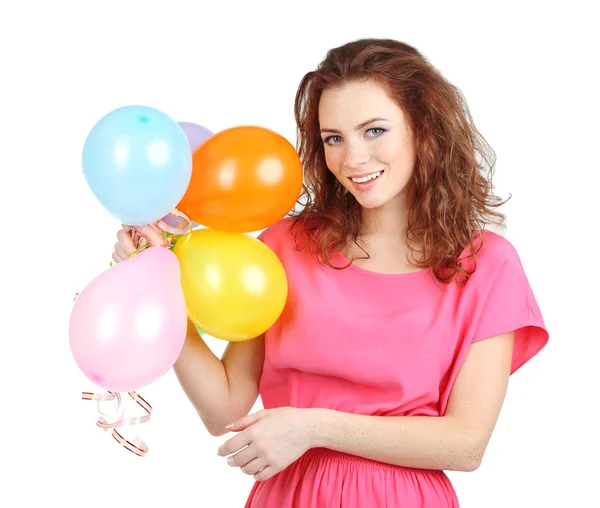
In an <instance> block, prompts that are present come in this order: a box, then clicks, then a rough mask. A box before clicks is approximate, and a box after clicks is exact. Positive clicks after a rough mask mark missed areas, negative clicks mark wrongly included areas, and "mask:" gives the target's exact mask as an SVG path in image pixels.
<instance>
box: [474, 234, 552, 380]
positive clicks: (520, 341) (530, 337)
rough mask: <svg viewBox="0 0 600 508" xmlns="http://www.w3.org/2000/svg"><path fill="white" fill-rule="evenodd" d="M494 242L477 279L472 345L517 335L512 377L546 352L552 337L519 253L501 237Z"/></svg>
mask: <svg viewBox="0 0 600 508" xmlns="http://www.w3.org/2000/svg"><path fill="white" fill-rule="evenodd" d="M491 240H492V243H495V244H496V245H495V248H494V250H495V252H494V254H493V255H492V256H490V258H491V259H487V261H485V260H484V261H482V263H481V265H482V266H481V269H482V273H480V274H478V275H477V276H476V279H477V282H476V295H475V298H476V301H477V302H476V304H475V305H474V307H475V309H476V310H475V315H474V320H473V323H472V324H473V326H472V328H471V342H475V341H478V340H482V339H486V338H489V337H494V336H496V335H500V334H503V333H507V332H511V331H514V332H515V344H514V350H513V358H512V365H511V371H510V373H511V374H513V373H514V372H515V371H516V370H518V369H519V368H520V367H522V366H523V365H524V364H525V363H527V362H528V361H529V360H530V359H532V358H533V357H534V356H535V355H536V354H538V353H539V352H540V351H541V350H542V349H543V348H544V346H545V345H546V344H547V343H548V338H549V334H548V331H547V329H546V326H545V324H544V320H543V317H542V313H541V311H540V308H539V306H538V303H537V301H536V299H535V296H534V294H533V291H532V288H531V286H530V284H529V281H528V279H527V276H526V274H525V271H524V269H523V266H522V264H521V260H520V258H519V256H518V254H517V252H516V250H515V249H514V247H513V246H512V245H511V244H510V243H508V241H507V240H505V239H503V238H501V237H494V238H493V239H491ZM478 270H479V268H478Z"/></svg>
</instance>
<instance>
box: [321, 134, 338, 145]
mask: <svg viewBox="0 0 600 508" xmlns="http://www.w3.org/2000/svg"><path fill="white" fill-rule="evenodd" d="M341 139H342V138H341V137H340V136H329V137H328V138H325V144H327V145H337V144H338V143H339V142H340V141H341Z"/></svg>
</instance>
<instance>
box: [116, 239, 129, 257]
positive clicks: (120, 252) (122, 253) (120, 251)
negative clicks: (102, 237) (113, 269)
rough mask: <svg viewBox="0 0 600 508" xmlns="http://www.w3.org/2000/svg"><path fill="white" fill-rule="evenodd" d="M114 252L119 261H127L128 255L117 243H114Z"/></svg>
mask: <svg viewBox="0 0 600 508" xmlns="http://www.w3.org/2000/svg"><path fill="white" fill-rule="evenodd" d="M115 252H116V253H117V256H119V257H120V258H121V259H127V258H128V257H129V256H130V254H127V252H126V251H125V249H124V248H123V246H122V245H121V244H120V243H119V242H117V243H115ZM132 252H133V251H132Z"/></svg>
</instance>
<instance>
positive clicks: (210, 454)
mask: <svg viewBox="0 0 600 508" xmlns="http://www.w3.org/2000/svg"><path fill="white" fill-rule="evenodd" d="M490 4H491V3H490V2H472V3H465V2H454V1H453V2H447V3H442V2H439V3H432V2H415V1H411V2H401V1H398V0H396V1H369V2H366V1H362V2H357V3H356V4H353V3H349V2H347V1H337V2H327V1H325V0H324V1H323V2H322V3H320V4H318V3H317V2H308V1H305V0H303V1H299V2H295V3H291V2H290V3H286V2H267V1H261V0H257V1H254V2H252V1H244V2H239V3H232V2H227V1H223V2H222V3H221V2H192V1H190V2H182V1H176V0H169V1H168V2H167V1H162V2H151V1H144V2H138V1H125V0H120V1H118V2H117V1H108V0H104V1H96V2H93V1H85V2H82V1H73V2H66V1H39V2H32V1H20V2H15V1H13V2H6V3H3V4H2V7H0V58H1V67H0V76H2V77H1V78H0V90H1V93H0V134H1V135H0V168H1V171H2V179H1V180H0V192H1V194H0V206H1V217H2V221H3V229H2V233H3V244H4V248H3V249H2V251H1V254H0V255H1V256H2V263H1V266H2V276H1V279H0V289H1V294H2V305H1V306H0V313H1V317H2V323H3V328H2V330H1V331H0V348H1V349H0V351H1V354H0V362H1V368H0V380H1V383H2V384H1V386H2V390H3V391H2V399H0V417H1V419H0V425H1V434H0V443H1V446H0V462H1V469H2V471H3V472H2V475H1V476H0V506H3V507H7V508H8V507H11V508H12V507H25V506H46V505H47V504H48V503H55V502H56V505H57V506H61V507H65V508H67V507H69V508H70V507H80V506H85V507H89V508H92V507H100V506H116V507H125V506H134V505H137V506H176V507H205V506H206V507H208V506H210V507H217V506H218V507H221V506H223V507H241V506H243V504H244V502H245V499H246V497H247V495H248V492H249V490H250V488H251V485H252V479H251V478H248V477H246V476H244V475H243V474H242V473H241V472H240V471H239V470H237V469H232V468H230V467H229V466H227V465H226V463H225V459H223V458H220V457H217V448H218V446H219V445H220V444H221V443H222V442H223V441H224V440H225V439H227V438H226V437H221V438H213V437H211V436H209V435H208V433H207V432H206V431H205V430H204V428H203V426H202V424H201V422H200V420H199V419H198V418H197V416H196V414H195V412H194V410H193V409H192V406H191V404H190V403H189V402H188V400H187V399H186V398H185V396H184V395H183V393H182V391H181V390H180V389H179V385H178V384H177V381H176V379H175V377H174V375H173V373H172V372H170V373H169V374H168V375H166V376H165V377H163V378H161V379H160V380H159V381H157V382H156V383H154V384H153V385H151V386H149V387H148V388H147V389H145V390H142V391H141V392H140V393H141V394H142V395H143V396H144V397H145V398H146V399H147V400H148V401H149V402H150V403H151V404H152V405H153V407H154V416H153V418H152V420H151V421H150V422H149V423H146V424H144V425H142V426H140V427H138V428H137V429H135V430H137V432H138V433H139V435H140V436H141V437H142V438H143V439H144V440H145V442H146V443H147V444H148V445H149V447H150V451H149V453H148V455H147V456H146V457H144V458H140V457H137V456H135V455H133V454H131V453H129V452H127V451H125V450H124V449H122V448H121V447H119V446H118V445H117V444H116V443H115V442H114V440H113V439H112V438H111V437H110V435H109V434H107V433H104V432H103V431H101V430H100V429H99V428H97V427H96V426H95V418H96V416H97V413H96V406H95V403H93V402H89V401H82V400H81V399H80V392H81V391H87V390H91V391H93V390H95V389H96V387H95V386H93V385H92V384H91V383H90V382H89V381H88V380H87V379H85V378H84V377H83V375H82V374H81V373H80V372H79V371H78V369H77V367H76V365H75V362H74V360H73V358H72V356H71V353H70V349H69V345H68V333H67V328H68V320H69V315H70V311H71V306H72V298H73V296H74V294H75V293H76V292H78V291H80V290H81V289H82V288H83V287H84V286H85V285H86V284H88V283H89V282H90V281H91V280H92V279H93V278H94V277H96V276H97V275H99V274H100V273H101V272H102V271H103V270H105V269H106V268H107V267H108V263H109V261H110V254H111V252H112V247H113V244H114V242H115V233H116V231H117V229H118V228H119V224H118V223H117V222H116V221H115V220H114V219H112V218H111V217H110V216H109V215H108V214H107V212H105V211H104V209H103V208H102V206H101V205H100V204H99V202H97V201H96V200H95V199H94V198H93V196H92V194H91V192H90V191H89V189H88V188H87V186H86V183H85V181H84V178H83V175H82V171H81V153H82V147H83V143H84V140H85V137H86V136H87V134H88V132H89V130H90V129H91V127H92V126H93V125H94V123H95V122H96V121H98V120H99V119H100V118H101V117H102V116H103V115H104V114H106V113H108V112H109V111H111V110H113V109H115V108H117V107H120V106H124V105H128V104H143V105H148V106H153V107H156V108H158V109H160V110H162V111H164V112H165V113H167V114H169V115H170V116H171V117H172V118H174V119H176V120H178V121H190V122H195V123H199V124H202V125H205V126H206V127H208V128H210V129H211V130H213V131H215V132H216V131H219V130H221V129H224V128H227V127H231V126H234V125H240V124H256V125H262V126H265V127H268V128H271V129H273V130H276V131H278V132H279V133H281V134H283V135H284V136H286V137H287V138H288V139H289V140H290V141H291V142H292V143H295V125H294V119H293V114H292V112H293V110H292V107H293V99H294V94H295V92H296V86H297V85H298V83H299V81H300V79H301V77H302V76H303V74H304V73H305V72H307V71H309V70H312V69H313V68H314V67H315V66H316V65H317V63H318V62H319V61H320V60H321V59H322V57H323V56H324V55H325V52H326V51H327V49H329V48H330V47H333V46H337V45H339V44H343V43H345V42H348V41H350V40H353V39H356V38H360V37H368V36H369V37H370V36H374V37H391V38H396V39H399V40H403V41H405V42H408V43H409V44H412V45H414V46H415V47H417V49H419V50H420V51H421V52H423V54H424V55H425V56H426V57H427V58H428V59H430V61H431V62H432V63H433V64H434V65H435V66H436V67H437V68H438V69H440V70H441V72H442V73H443V74H444V75H445V76H446V77H447V78H448V79H450V81H452V82H453V83H455V84H456V85H458V86H459V88H461V90H462V91H463V92H464V94H465V95H466V98H467V101H468V103H469V106H470V109H471V112H472V114H473V117H474V119H475V123H476V125H477V127H478V128H479V129H480V131H481V132H482V134H483V135H484V137H485V138H486V139H487V140H488V141H489V142H490V144H491V146H492V147H493V148H494V150H495V151H496V153H497V155H498V163H497V170H496V180H495V181H496V185H497V191H498V192H499V193H500V194H501V195H503V196H505V195H507V194H508V193H512V195H513V197H512V199H511V201H510V202H509V204H508V205H507V206H506V207H505V209H504V211H505V212H506V213H507V214H508V218H509V220H508V231H507V234H506V236H507V238H508V239H509V240H510V241H511V242H512V243H513V244H514V245H515V246H516V248H517V250H518V252H519V254H520V255H521V259H522V261H523V264H524V266H525V270H526V272H527V275H528V277H529V280H530V283H531V285H532V287H533V290H534V293H535V295H536V297H537V299H538V302H539V304H540V307H541V309H542V313H543V315H544V318H545V320H546V324H547V326H548V328H549V330H550V334H551V339H550V343H549V345H548V347H547V348H546V349H545V350H544V351H543V352H542V353H541V354H540V355H539V356H537V357H536V358H535V359H534V360H532V361H531V362H530V363H529V364H527V365H526V366H525V367H524V368H523V369H522V370H520V371H519V372H518V373H516V374H515V376H514V377H513V378H512V379H511V384H510V388H509V393H508V396H507V399H506V403H505V406H504V408H503V411H502V414H501V417H500V421H499V423H498V425H497V428H496V431H495V434H494V436H493V438H492V441H491V443H490V445H489V448H488V451H487V454H486V456H485V458H484V462H483V465H482V466H481V468H480V469H479V470H477V471H476V472H473V473H452V472H450V473H449V475H450V477H451V479H452V480H453V482H454V485H455V488H456V490H457V492H458V495H459V498H460V500H461V506H462V507H465V508H483V507H485V508H493V507H506V506H511V507H512V508H521V507H523V508H525V507H532V506H536V507H537V506H540V507H541V506H550V505H552V506H577V507H587V506H598V505H597V504H595V503H597V502H598V497H597V488H598V487H597V484H598V472H599V471H598V465H597V464H598V454H599V452H600V448H599V446H598V423H597V419H596V420H595V419H594V418H593V417H592V413H593V412H594V411H595V410H596V409H597V404H598V396H599V395H598V388H599V384H598V381H597V377H596V375H594V374H593V371H594V369H595V368H596V367H597V364H598V354H599V352H600V349H599V347H598V340H599V339H600V332H599V331H598V327H597V316H598V312H599V306H600V305H599V304H600V297H599V296H598V292H597V291H598V287H599V284H600V279H599V276H598V269H597V267H598V260H597V256H598V247H599V242H598V221H597V215H596V213H597V204H598V184H599V183H600V181H599V177H598V173H599V170H600V163H599V161H598V135H599V133H600V129H599V128H598V121H599V118H600V115H599V114H600V108H599V99H598V93H599V90H600V87H599V85H600V83H599V81H598V78H597V74H594V72H597V65H598V54H597V50H598V44H599V42H600V41H599V40H598V36H597V35H593V30H595V29H596V28H597V27H596V26H595V23H594V21H593V19H594V16H593V15H592V9H591V6H592V4H593V2H591V1H590V2H576V1H569V2H564V3H563V4H557V3H553V2H526V1H525V2H522V3H521V2H519V5H518V7H517V4H516V3H514V4H513V6H511V5H510V3H509V2H494V5H495V6H496V7H494V8H492V7H490V6H489V5H490ZM596 33H597V32H596ZM594 48H595V49H594ZM594 67H595V68H596V69H594ZM209 344H210V346H211V347H212V348H214V351H215V352H217V353H219V354H220V353H221V352H222V350H223V349H224V346H225V343H223V342H222V341H219V340H216V339H209ZM206 389H207V390H210V386H207V387H206ZM257 407H258V406H257ZM361 508H366V507H361Z"/></svg>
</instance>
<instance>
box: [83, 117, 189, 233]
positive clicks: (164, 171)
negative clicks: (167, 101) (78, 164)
mask: <svg viewBox="0 0 600 508" xmlns="http://www.w3.org/2000/svg"><path fill="white" fill-rule="evenodd" d="M82 163H83V174H84V175H85V178H86V181H87V183H88V185H89V186H90V189H91V190H92V192H93V194H94V196H95V197H96V198H97V199H98V201H100V203H102V205H103V206H104V208H106V209H107V210H108V211H109V212H110V213H111V214H112V215H113V217H115V218H116V219H117V220H119V222H121V224H126V225H130V226H141V225H144V224H149V223H151V222H156V221H158V220H160V219H161V218H162V217H164V216H165V215H167V214H168V213H169V212H171V211H172V210H173V209H174V208H175V207H176V206H177V204H178V203H179V202H180V201H181V198H183V196H184V194H185V192H186V190H187V188H188V185H189V183H190V179H191V177H192V151H191V149H190V144H189V141H188V139H187V136H186V135H185V132H184V131H183V129H182V128H181V127H180V126H179V125H178V124H177V122H175V121H174V120H172V119H171V118H170V117H169V116H167V115H166V114H164V113H162V112H161V111H158V110H156V109H153V108H150V107H146V106H125V107H122V108H119V109H116V110H114V111H111V112H110V113H108V114H107V115H105V116H104V117H102V118H101V119H100V120H99V121H98V123H97V124H96V125H94V127H93V128H92V130H91V131H90V133H89V134H88V137H87V139H86V141H85V145H84V147H83V160H82Z"/></svg>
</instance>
